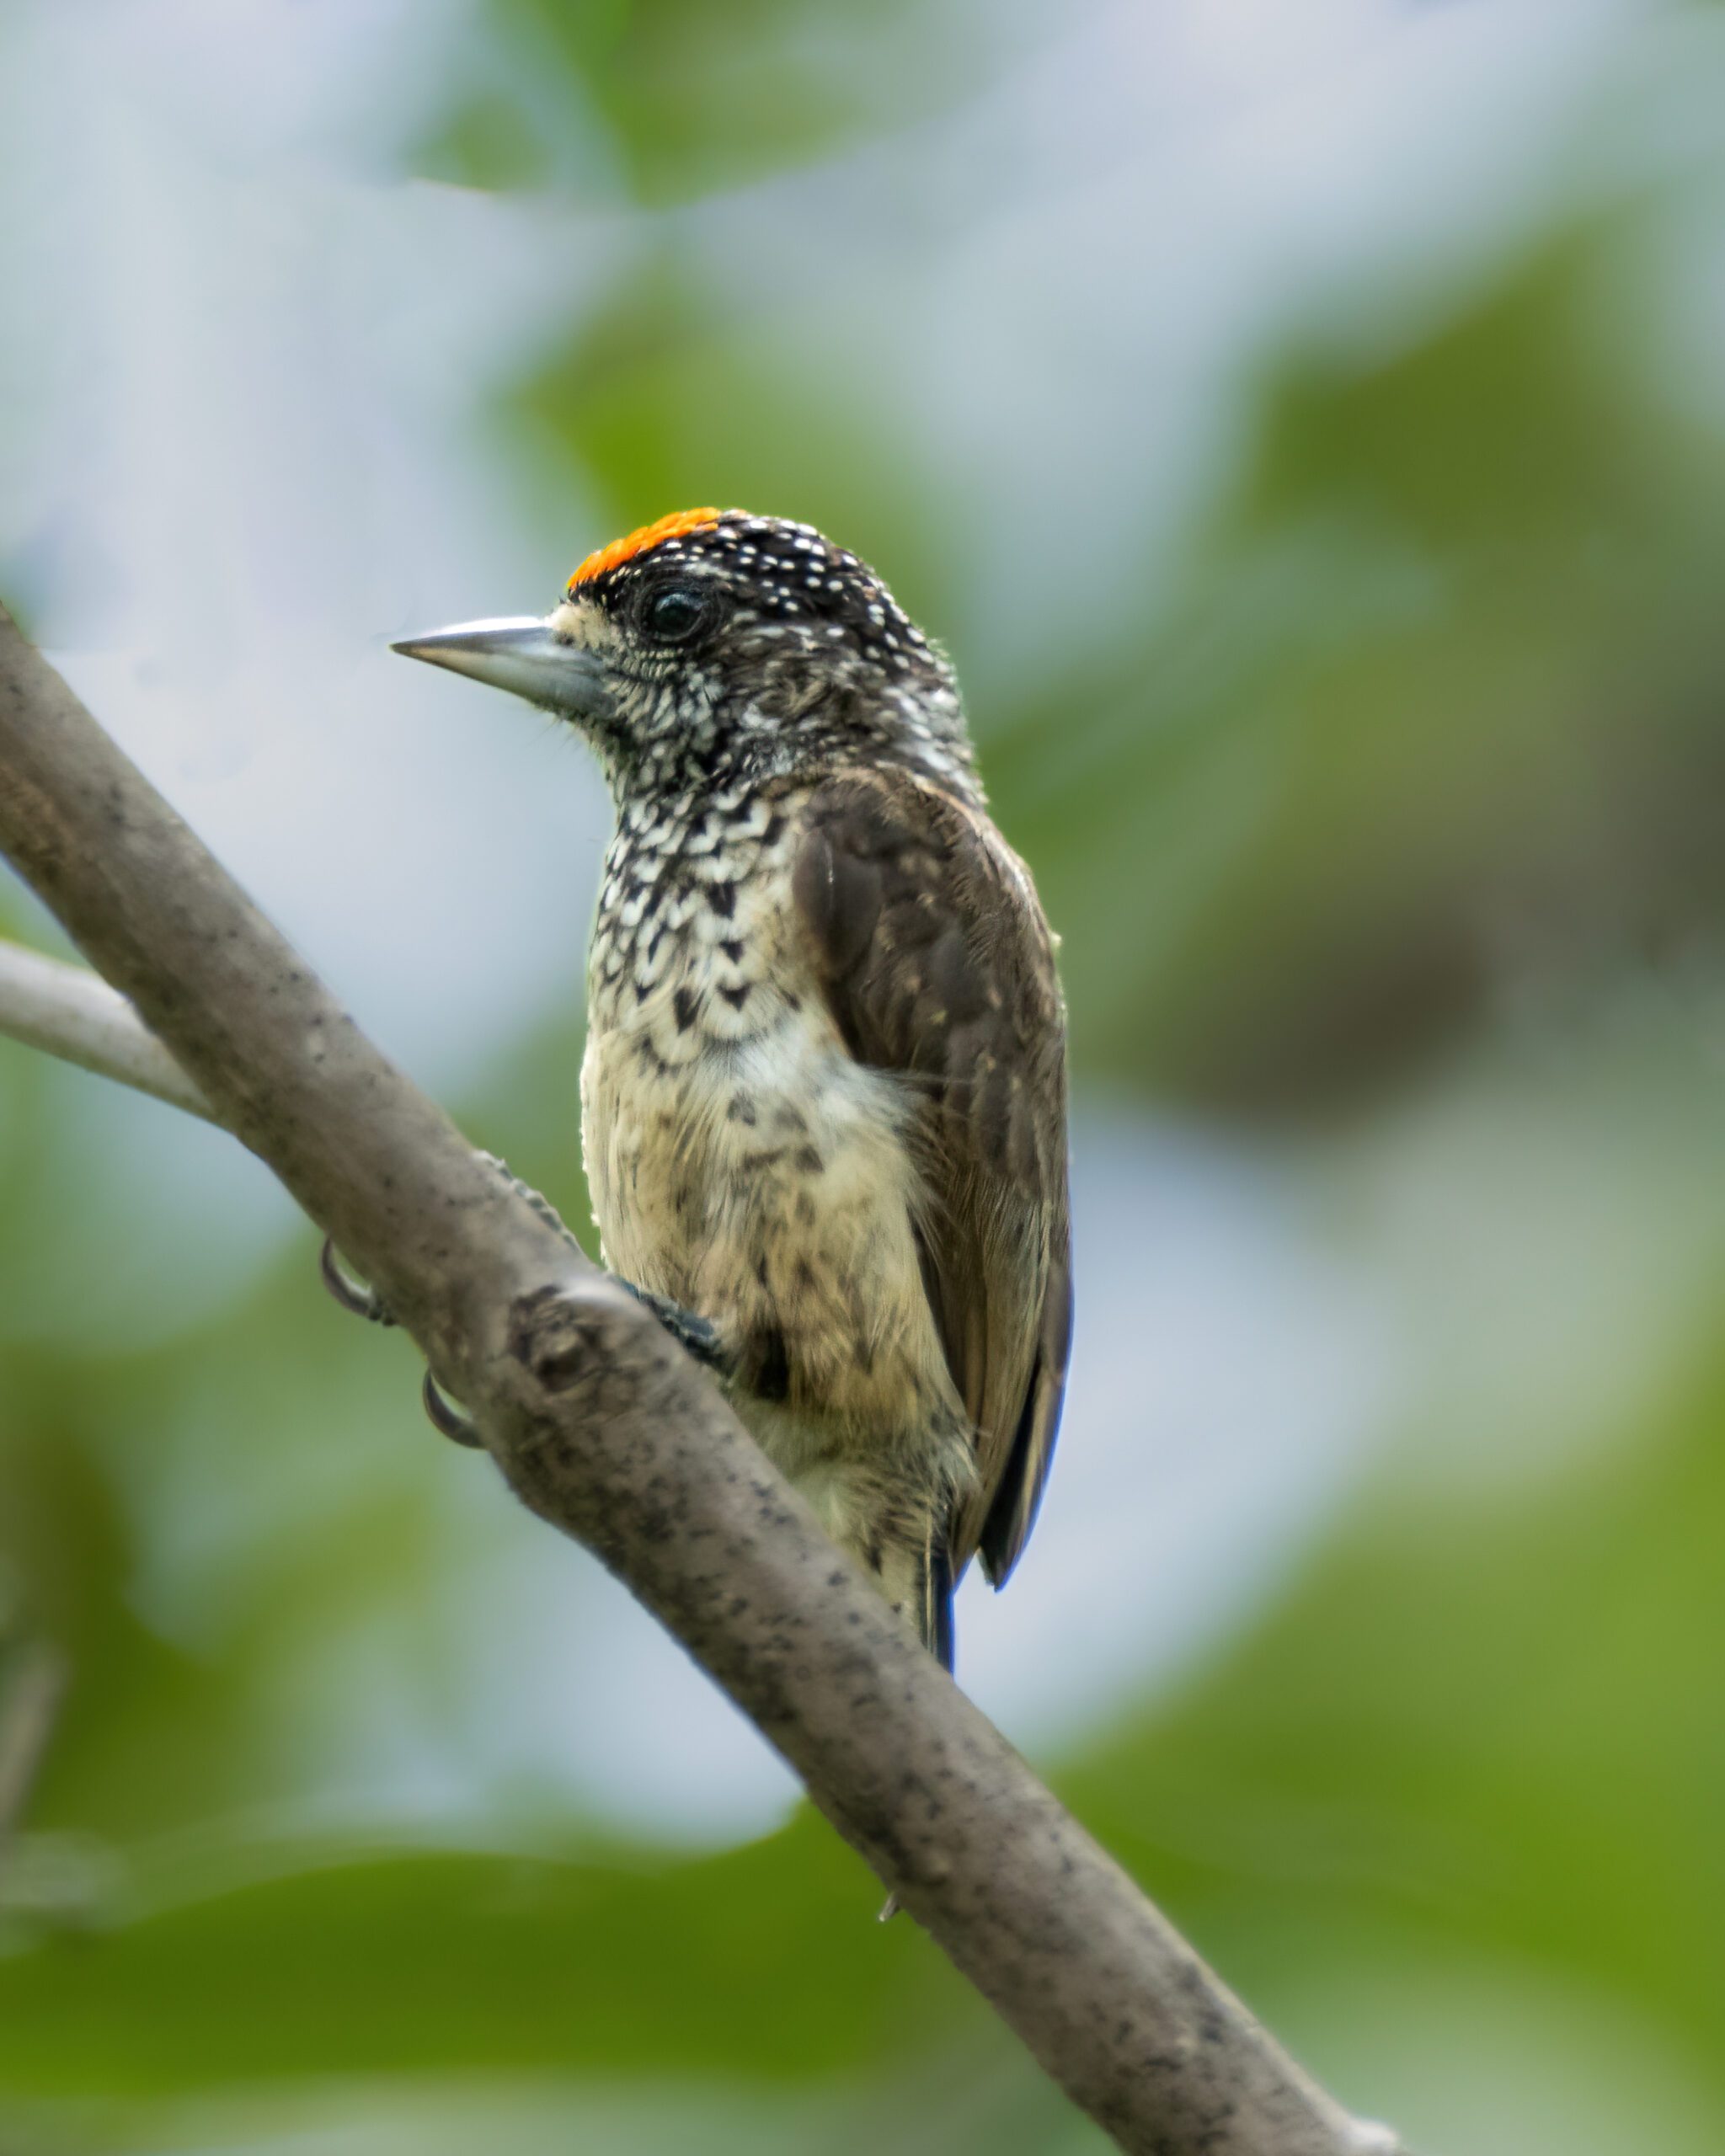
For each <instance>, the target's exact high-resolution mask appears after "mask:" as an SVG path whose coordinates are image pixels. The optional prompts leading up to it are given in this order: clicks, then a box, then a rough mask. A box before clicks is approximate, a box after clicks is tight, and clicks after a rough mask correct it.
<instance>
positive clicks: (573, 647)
mask: <svg viewBox="0 0 1725 2156" xmlns="http://www.w3.org/2000/svg"><path fill="white" fill-rule="evenodd" d="M389 648H390V649H391V650H392V651H398V652H400V653H401V654H402V655H403V658H405V659H426V660H428V661H429V662H430V664H432V665H433V666H446V667H448V668H449V669H450V670H451V673H455V674H471V675H473V679H474V680H476V681H488V682H489V683H490V685H491V686H492V687H493V688H494V689H507V690H508V691H510V694H511V695H512V696H525V697H526V699H527V701H528V702H529V703H533V704H542V705H543V706H544V707H545V708H546V709H547V711H554V712H561V713H563V715H564V716H565V717H566V718H602V717H604V715H605V714H606V712H607V711H608V710H609V708H610V706H611V698H610V696H609V693H608V692H607V690H606V678H605V665H604V662H603V661H602V660H601V659H598V658H595V655H594V654H593V653H591V652H590V651H586V650H584V649H583V648H582V647H581V646H580V645H579V644H574V643H564V642H563V640H562V639H561V638H558V637H556V636H553V634H552V632H551V631H550V629H549V628H547V626H546V625H545V623H544V622H542V621H540V620H538V619H537V616H533V615H531V614H521V615H507V616H501V617H500V618H499V619H498V620H496V621H492V622H459V623H457V626H456V627H454V628H452V629H433V630H432V631H431V632H430V633H429V634H428V635H426V636H423V637H409V638H406V639H405V640H404V641H403V643H393V644H391V646H390V647H389Z"/></svg>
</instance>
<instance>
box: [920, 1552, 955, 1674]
mask: <svg viewBox="0 0 1725 2156" xmlns="http://www.w3.org/2000/svg"><path fill="white" fill-rule="evenodd" d="M922 1642H923V1645H924V1646H926V1647H927V1649H928V1652H930V1653H931V1654H932V1656H933V1657H934V1658H935V1660H936V1661H937V1662H939V1664H940V1666H941V1668H943V1670H945V1671H946V1673H947V1674H948V1676H949V1677H950V1676H951V1674H952V1673H953V1657H954V1656H955V1655H956V1653H957V1652H958V1639H957V1636H956V1635H955V1633H954V1631H953V1547H952V1543H951V1540H950V1539H949V1538H948V1533H947V1530H946V1529H945V1527H944V1526H941V1527H937V1529H935V1530H934V1533H933V1534H932V1535H931V1536H930V1537H929V1541H928V1555H927V1558H926V1559H925V1561H924V1571H923V1575H922Z"/></svg>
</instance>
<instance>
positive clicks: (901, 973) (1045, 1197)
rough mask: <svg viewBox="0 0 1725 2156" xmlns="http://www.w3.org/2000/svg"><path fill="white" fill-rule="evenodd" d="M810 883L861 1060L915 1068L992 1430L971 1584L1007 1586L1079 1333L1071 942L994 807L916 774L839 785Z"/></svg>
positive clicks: (933, 1229) (972, 1409)
mask: <svg viewBox="0 0 1725 2156" xmlns="http://www.w3.org/2000/svg"><path fill="white" fill-rule="evenodd" d="M804 813H805V829H804V837H803V841H802V845H801V848H800V851H799V852H798V858H797V862H796V866H795V871H794V878H793V889H794V892H795V896H796V902H797V905H798V910H799V912H800V914H801V916H802V919H803V921H804V925H805V926H806V927H807V929H808V931H809V935H810V937H811V939H812V941H813V944H814V950H815V953H816V958H817V963H818V966H819V969H820V975H821V979H822V981H823V985H824V986H825V994H826V998H827V1002H828V1005H829V1007H830V1010H831V1012H832V1015H833V1017H834V1020H835V1021H836V1023H837V1026H838V1027H839V1031H840V1033H841V1034H842V1036H843V1037H844V1040H845V1043H846V1046H847V1047H848V1048H849V1049H850V1051H851V1053H852V1054H853V1055H854V1056H855V1057H856V1058H857V1060H858V1061H859V1062H862V1063H867V1064H870V1065H873V1066H875V1067H876V1068H878V1069H880V1070H892V1071H897V1072H900V1073H901V1074H903V1075H905V1078H906V1079H907V1080H908V1081H911V1090H912V1097H913V1099H915V1100H916V1102H918V1103H920V1106H919V1107H918V1116H919V1123H918V1141H919V1145H920V1149H921V1151H922V1154H923V1158H924V1172H925V1177H926V1180H927V1186H928V1190H929V1197H930V1203H929V1204H928V1206H927V1210H926V1214H925V1217H924V1218H923V1219H921V1221H919V1222H918V1224H917V1229H918V1235H919V1239H920V1242H921V1250H922V1257H923V1279H924V1283H925V1285H926V1287H927V1293H928V1299H929V1303H930V1305H931V1307H932V1310H933V1311H934V1315H935V1319H936V1321H937V1325H938V1326H939V1329H940V1335H941V1340H942V1342H943V1346H944V1348H945V1349H946V1357H947V1362H948V1365H949V1367H950V1369H951V1370H952V1374H953V1383H954V1384H955V1385H956V1386H957V1388H958V1390H959V1396H960V1398H961V1399H962V1400H963V1401H964V1407H965V1411H966V1412H967V1413H968V1415H969V1417H970V1420H971V1422H972V1425H973V1427H974V1428H975V1445H976V1459H977V1467H978V1470H979V1474H978V1480H977V1487H976V1490H975V1495H974V1496H973V1497H971V1498H970V1499H969V1501H968V1502H966V1504H965V1505H964V1508H962V1510H961V1512H960V1514H959V1518H957V1519H955V1520H954V1521H953V1534H952V1560H953V1577H954V1578H955V1579H956V1578H957V1577H958V1575H959V1573H960V1572H962V1571H963V1570H964V1566H965V1565H967V1564H968V1563H969V1560H970V1558H971V1556H973V1555H974V1554H975V1553H976V1552H978V1551H979V1550H980V1554H981V1558H982V1565H983V1569H984V1571H985V1572H986V1573H987V1575H988V1577H989V1578H990V1579H991V1580H992V1581H993V1582H994V1583H995V1585H996V1587H1000V1586H1002V1585H1004V1584H1005V1582H1006V1578H1007V1574H1008V1573H1009V1572H1011V1571H1012V1566H1013V1565H1014V1564H1015V1563H1016V1561H1017V1557H1018V1554H1019V1552H1020V1550H1022V1549H1023V1546H1024V1543H1025V1541H1026V1539H1027V1538H1028V1535H1029V1533H1030V1529H1031V1527H1032V1525H1033V1522H1034V1520H1035V1518H1036V1508H1037V1505H1038V1503H1039V1500H1040V1498H1041V1496H1042V1489H1043V1484H1044V1481H1045V1480H1046V1479H1047V1476H1048V1469H1049V1460H1050V1457H1051V1456H1052V1454H1053V1451H1054V1444H1055V1433H1056V1430H1057V1428H1058V1426H1059V1422H1060V1401H1061V1396H1062V1395H1063V1394H1064V1392H1065V1383H1066V1352H1067V1346H1068V1342H1069V1340H1070V1337H1071V1317H1072V1289H1071V1229H1070V1224H1069V1218H1068V1212H1067V1197H1066V1063H1065V1014H1064V1011H1063V1009H1062V1006H1061V1002H1060V984H1059V982H1058V980H1057V979H1056V977H1055V962H1054V949H1053V941H1052V938H1051V937H1050V936H1049V931H1048V924H1047V923H1046V921H1044V919H1043V915H1042V909H1041V907H1040V906H1039V905H1038V903H1037V899H1036V894H1035V892H1034V891H1033V889H1032V887H1031V883H1030V878H1029V877H1028V874H1027V873H1026V872H1025V870H1024V868H1023V865H1022V863H1020V862H1019V861H1018V860H1017V857H1016V856H1015V855H1013V854H1012V852H1011V851H1009V850H1008V849H1007V846H1006V845H1005V844H1004V843H1003V841H1001V838H1000V837H999V835H998V834H997V833H996V831H995V830H994V829H993V826H992V825H990V824H989V823H988V821H987V819H985V817H984V816H982V815H981V814H979V813H977V812H976V811H975V810H972V809H968V808H966V807H965V806H964V804H963V803H959V802H958V801H955V800H953V798H951V797H950V796H948V795H947V794H945V793H943V792H941V791H940V789H939V788H938V787H935V786H933V785H932V784H930V783H929V782H927V781H926V780H923V779H921V778H917V777H915V776H912V775H911V773H909V772H905V771H858V772H856V773H853V774H847V775H846V776H841V777H836V778H833V779H830V780H828V781H827V782H825V784H824V785H823V786H821V787H820V789H819V791H818V792H816V793H815V794H814V797H813V798H812V799H811V800H810V802H809V806H808V808H807V809H806V811H805V812H804Z"/></svg>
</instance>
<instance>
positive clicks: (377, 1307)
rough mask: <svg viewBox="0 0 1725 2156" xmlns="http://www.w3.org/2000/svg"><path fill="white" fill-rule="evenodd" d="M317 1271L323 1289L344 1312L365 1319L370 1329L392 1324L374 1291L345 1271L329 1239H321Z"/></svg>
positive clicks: (388, 1309)
mask: <svg viewBox="0 0 1725 2156" xmlns="http://www.w3.org/2000/svg"><path fill="white" fill-rule="evenodd" d="M318 1271H319V1272H320V1273H322V1274H323V1285H324V1286H325V1287H326V1288H327V1289H328V1290H329V1292H330V1294H332V1295H334V1298H335V1299H336V1301H337V1302H339V1304H340V1305H341V1307H342V1308H343V1309H344V1310H351V1311H352V1312H353V1314H354V1315H355V1317H363V1318H367V1319H369V1320H370V1321H371V1323H372V1324H373V1325H393V1324H394V1323H395V1316H394V1313H393V1311H392V1310H390V1308H389V1305H387V1303H386V1302H385V1301H384V1300H383V1299H382V1296H381V1295H379V1294H378V1293H377V1289H375V1288H368V1287H367V1286H366V1283H365V1282H364V1281H363V1280H358V1279H355V1278H354V1276H353V1274H352V1273H349V1272H347V1271H346V1270H345V1269H344V1267H343V1265H342V1262H341V1253H340V1252H339V1251H338V1250H337V1249H336V1247H335V1242H334V1237H332V1236H329V1235H325V1236H324V1238H323V1249H322V1250H321V1251H319V1252H318Z"/></svg>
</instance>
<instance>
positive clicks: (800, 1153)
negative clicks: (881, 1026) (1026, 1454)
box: [582, 995, 962, 1499]
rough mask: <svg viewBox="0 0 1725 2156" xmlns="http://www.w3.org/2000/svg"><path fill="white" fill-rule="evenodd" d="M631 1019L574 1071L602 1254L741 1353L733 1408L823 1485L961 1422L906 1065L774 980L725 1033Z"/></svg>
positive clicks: (813, 1483) (599, 1033)
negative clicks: (912, 1140) (920, 1235)
mask: <svg viewBox="0 0 1725 2156" xmlns="http://www.w3.org/2000/svg"><path fill="white" fill-rule="evenodd" d="M632 1015H633V1023H631V1024H629V1025H628V1026H622V1025H618V1026H614V1027H609V1028H601V1029H597V1030H595V1032H594V1033H593V1034H592V1035H591V1036H590V1040H589V1044H588V1049H587V1054H586V1059H585V1063H584V1065H583V1069H582V1111H583V1139H584V1145H585V1152H586V1158H587V1172H588V1178H589V1182H590V1186H591V1190H592V1196H593V1204H594V1212H595V1217H596V1219H597V1220H598V1223H599V1228H600V1233H601V1237H602V1238H603V1242H604V1251H605V1257H606V1263H607V1264H608V1265H609V1266H610V1267H611V1269H612V1270H613V1271H615V1272H617V1273H621V1274H622V1276H623V1278H626V1279H629V1280H633V1281H635V1282H636V1283H638V1284H639V1285H641V1286H643V1287H645V1288H650V1289H654V1290H655V1291H656V1292H657V1293H659V1294H663V1295H668V1296H670V1297H671V1298H672V1299H674V1300H676V1302H678V1303H681V1305H684V1306H685V1307H686V1308H687V1309H689V1310H694V1311H696V1312H697V1313H698V1314H699V1315H701V1316H702V1317H705V1318H707V1319H708V1320H710V1321H712V1322H713V1324H715V1325H716V1326H718V1328H719V1331H720V1334H721V1337H722V1338H724V1341H725V1342H726V1343H727V1345H728V1346H729V1347H731V1348H733V1349H734V1351H740V1352H741V1353H743V1355H744V1358H745V1369H744V1379H745V1382H741V1383H740V1385H739V1388H738V1405H739V1407H740V1409H741V1410H742V1412H744V1414H745V1419H747V1420H748V1421H749V1422H750V1424H751V1426H752V1427H753V1428H754V1429H755V1432H756V1436H757V1438H759V1439H760V1441H761V1444H763V1445H764V1446H765V1447H766V1449H767V1450H768V1451H769V1453H771V1454H772V1455H773V1456H774V1458H775V1459H776V1460H777V1461H778V1464H779V1465H780V1466H781V1467H782V1468H783V1469H785V1470H786V1471H787V1472H789V1473H791V1474H793V1476H797V1477H798V1480H799V1481H803V1482H804V1486H805V1488H807V1489H808V1490H809V1494H810V1495H811V1496H815V1497H817V1499H818V1498H819V1497H820V1494H821V1492H820V1486H821V1483H822V1481H823V1475H822V1469H823V1464H831V1463H837V1462H841V1461H843V1460H851V1459H857V1458H858V1457H860V1456H862V1455H863V1454H868V1453H871V1452H872V1453H880V1452H881V1451H883V1449H884V1450H885V1451H888V1452H890V1451H892V1450H894V1449H896V1448H897V1447H898V1446H900V1445H905V1444H911V1445H913V1446H916V1447H926V1445H927V1443H928V1436H929V1433H930V1432H931V1431H932V1430H933V1429H935V1428H940V1429H942V1430H951V1429H955V1428H957V1427H958V1423H959V1421H961V1420H962V1416H961V1411H959V1406H958V1401H957V1398H956V1395H955V1394H954V1392H953V1387H952V1382H951V1379H950V1376H949V1374H948V1369H947V1365H946V1360H945V1357H944V1354H943V1351H942V1348H941V1345H940V1342H939V1338H938V1335H937V1331H936V1328H935V1325H934V1321H933V1318H932V1313H931V1311H930V1310H929V1306H928V1302H927V1296H926V1294H925V1292H924V1289H923V1283H922V1274H921V1266H920V1263H919V1261H918V1257H917V1250H916V1237H915V1234H914V1232H913V1227H912V1220H913V1215H914V1213H915V1209H916V1206H917V1204H918V1203H919V1202H920V1193H919V1183H918V1177H917V1174H916V1167H915V1165H914V1162H913V1160H912V1157H911V1151H910V1150H909V1147H908V1145H907V1143H906V1136H905V1130H906V1120H907V1110H906V1098H905V1095H904V1094H903V1093H902V1092H901V1091H900V1087H899V1086H898V1085H897V1083H896V1081H894V1080H893V1079H891V1078H890V1077H889V1076H888V1075H885V1074H884V1073H882V1072H879V1071H873V1070H867V1069H865V1068H863V1066H862V1065H858V1064H857V1063H855V1062H853V1061H852V1059H851V1058H850V1056H849V1055H848V1054H846V1052H845V1049H844V1047H843V1044H842V1043H841V1041H840V1040H839V1038H838V1036H837V1034H836V1032H835V1030H834V1029H833V1027H831V1025H830V1022H829V1021H828V1020H827V1019H826V1018H825V1014H824V1012H821V1011H818V1010H816V1009H814V1008H811V1006H810V1004H809V1002H808V1001H804V1002H803V1003H802V1004H801V1005H800V1006H796V1007H793V1006H792V1004H791V1003H790V1002H789V1001H788V1000H784V999H780V998H772V999H771V1000H769V999H768V997H767V996H766V995H763V996H762V997H761V1000H760V1003H759V1004H758V1005H757V1006H756V1009H755V1010H753V1011H751V1014H750V1016H751V1020H752V1026H751V1029H750V1031H749V1032H748V1033H746V1034H741V1035H740V1036H739V1035H731V1036H729V1037H724V1038H715V1037H714V1036H713V1035H712V1034H710V1033H702V1032H701V1031H700V1030H699V1029H696V1031H695V1033H693V1034H691V1033H683V1034H682V1035H681V1036H680V1037H677V1038H672V1037H671V1036H670V1035H669V1034H668V1033H666V1031H665V1028H664V1027H662V1026H661V1025H660V1024H658V1023H656V1022H655V1016H656V1014H655V1013H654V1011H652V1010H651V1008H650V1007H649V1008H648V1009H646V1010H644V1011H641V1012H640V1013H638V1014H632ZM673 1058H675V1059H673ZM883 1464H884V1463H883Z"/></svg>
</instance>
